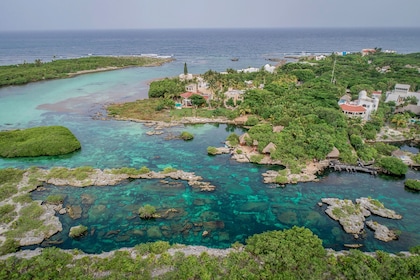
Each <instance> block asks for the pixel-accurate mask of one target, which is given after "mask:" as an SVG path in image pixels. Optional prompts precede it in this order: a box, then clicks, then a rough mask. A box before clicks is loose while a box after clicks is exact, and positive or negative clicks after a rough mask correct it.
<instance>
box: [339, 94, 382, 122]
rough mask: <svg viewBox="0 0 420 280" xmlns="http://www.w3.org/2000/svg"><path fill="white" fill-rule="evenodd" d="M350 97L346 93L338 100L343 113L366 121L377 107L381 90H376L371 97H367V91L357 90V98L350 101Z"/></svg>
mask: <svg viewBox="0 0 420 280" xmlns="http://www.w3.org/2000/svg"><path fill="white" fill-rule="evenodd" d="M350 99H351V98H349V96H348V95H345V96H343V97H342V98H340V100H339V101H338V104H339V106H340V108H341V110H342V111H343V113H344V114H346V115H347V116H349V117H360V118H362V119H363V120H366V121H367V120H369V119H370V115H371V114H372V113H373V112H375V111H376V110H377V109H378V106H379V101H380V99H381V92H379V91H377V92H375V94H372V97H369V96H367V92H366V91H365V90H362V91H361V92H359V97H358V99H357V100H354V101H351V100H350Z"/></svg>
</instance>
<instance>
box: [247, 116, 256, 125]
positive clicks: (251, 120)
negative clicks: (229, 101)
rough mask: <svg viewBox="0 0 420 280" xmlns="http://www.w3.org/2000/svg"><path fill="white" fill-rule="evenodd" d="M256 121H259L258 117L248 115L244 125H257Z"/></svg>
mask: <svg viewBox="0 0 420 280" xmlns="http://www.w3.org/2000/svg"><path fill="white" fill-rule="evenodd" d="M258 122H259V120H258V118H257V117H255V116H250V117H248V119H247V120H246V122H245V125H246V126H254V125H257V124H258Z"/></svg>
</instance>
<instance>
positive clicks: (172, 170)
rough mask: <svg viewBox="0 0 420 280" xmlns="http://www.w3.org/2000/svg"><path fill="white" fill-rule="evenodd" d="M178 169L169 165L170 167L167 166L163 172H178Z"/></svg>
mask: <svg viewBox="0 0 420 280" xmlns="http://www.w3.org/2000/svg"><path fill="white" fill-rule="evenodd" d="M176 171H178V170H177V169H176V168H173V167H171V166H168V167H165V168H164V169H163V171H162V172H161V173H163V174H168V173H172V172H176Z"/></svg>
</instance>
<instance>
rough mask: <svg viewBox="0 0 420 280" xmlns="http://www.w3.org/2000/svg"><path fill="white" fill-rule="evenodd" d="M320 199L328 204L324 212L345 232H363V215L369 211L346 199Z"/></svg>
mask: <svg viewBox="0 0 420 280" xmlns="http://www.w3.org/2000/svg"><path fill="white" fill-rule="evenodd" d="M321 201H322V202H323V203H325V204H328V205H329V206H328V207H327V209H326V210H325V213H326V214H327V215H328V216H330V217H331V218H332V219H333V220H336V221H338V222H339V223H340V225H342V226H343V229H344V231H345V232H347V233H351V234H355V235H358V234H360V233H362V232H363V230H364V227H365V224H364V222H365V216H369V215H370V213H368V212H366V211H363V210H364V209H362V208H361V207H360V205H357V204H356V205H355V204H354V203H353V202H352V201H351V200H348V199H344V200H343V199H338V198H323V199H322V200H321Z"/></svg>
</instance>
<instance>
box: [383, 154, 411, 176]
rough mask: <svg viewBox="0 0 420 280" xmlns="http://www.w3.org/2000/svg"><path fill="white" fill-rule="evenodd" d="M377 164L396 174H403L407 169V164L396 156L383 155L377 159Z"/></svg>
mask: <svg viewBox="0 0 420 280" xmlns="http://www.w3.org/2000/svg"><path fill="white" fill-rule="evenodd" d="M378 164H379V166H380V167H382V168H383V169H385V170H387V171H388V172H389V173H391V174H393V175H397V176H400V175H404V174H405V173H407V171H408V166H407V165H406V164H404V162H403V161H402V160H401V159H399V158H396V157H390V156H386V157H383V158H381V159H379V161H378Z"/></svg>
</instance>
